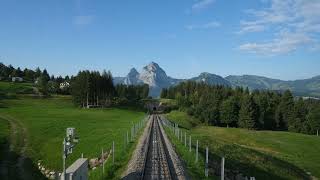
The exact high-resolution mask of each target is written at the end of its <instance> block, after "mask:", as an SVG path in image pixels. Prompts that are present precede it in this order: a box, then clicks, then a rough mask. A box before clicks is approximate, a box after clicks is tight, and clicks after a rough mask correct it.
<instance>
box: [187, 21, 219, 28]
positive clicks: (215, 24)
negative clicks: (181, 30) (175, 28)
mask: <svg viewBox="0 0 320 180" xmlns="http://www.w3.org/2000/svg"><path fill="white" fill-rule="evenodd" d="M220 26H221V24H220V23H219V22H217V21H211V22H208V23H205V24H197V25H195V24H193V25H188V26H186V29H188V30H194V29H211V28H217V27H220Z"/></svg>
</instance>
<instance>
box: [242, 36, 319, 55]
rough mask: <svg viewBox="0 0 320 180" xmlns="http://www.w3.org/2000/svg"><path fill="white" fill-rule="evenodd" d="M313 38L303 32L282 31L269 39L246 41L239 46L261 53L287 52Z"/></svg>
mask: <svg viewBox="0 0 320 180" xmlns="http://www.w3.org/2000/svg"><path fill="white" fill-rule="evenodd" d="M312 42H313V40H312V39H311V38H310V37H308V36H306V35H305V34H304V33H290V32H283V33H281V34H279V35H277V37H276V38H275V39H273V40H271V41H268V42H263V43H246V44H243V45H241V46H240V47H239V49H240V50H243V51H247V52H250V53H257V54H263V55H270V56H273V55H278V54H287V53H290V52H292V51H295V50H296V49H297V48H299V47H302V46H303V45H305V44H309V43H312Z"/></svg>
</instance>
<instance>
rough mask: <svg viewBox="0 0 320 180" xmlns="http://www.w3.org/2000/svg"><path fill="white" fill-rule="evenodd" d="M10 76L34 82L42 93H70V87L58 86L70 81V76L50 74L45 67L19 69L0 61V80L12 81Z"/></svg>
mask: <svg viewBox="0 0 320 180" xmlns="http://www.w3.org/2000/svg"><path fill="white" fill-rule="evenodd" d="M12 77H20V78H23V81H24V82H29V83H34V84H35V85H36V86H37V87H38V89H39V91H40V92H41V93H42V94H43V95H49V94H70V87H68V86H66V87H64V88H60V84H61V83H63V82H68V83H70V80H71V78H72V77H71V78H70V77H69V76H65V77H62V76H57V77H55V76H54V75H51V76H50V75H49V73H48V72H47V70H46V69H43V70H41V69H40V68H39V67H37V68H36V69H35V70H32V69H28V68H25V69H24V70H21V68H20V67H18V68H14V67H13V66H12V65H8V66H6V65H5V64H3V63H0V80H2V81H12Z"/></svg>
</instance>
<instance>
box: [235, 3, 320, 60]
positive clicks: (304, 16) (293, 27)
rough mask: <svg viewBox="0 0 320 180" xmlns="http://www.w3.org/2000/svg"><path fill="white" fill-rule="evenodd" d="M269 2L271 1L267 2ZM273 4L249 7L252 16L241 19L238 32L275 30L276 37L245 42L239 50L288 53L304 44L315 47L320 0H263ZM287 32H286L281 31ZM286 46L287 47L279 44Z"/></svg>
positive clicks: (318, 24)
mask: <svg viewBox="0 0 320 180" xmlns="http://www.w3.org/2000/svg"><path fill="white" fill-rule="evenodd" d="M268 2H270V3H268ZM263 4H264V5H266V4H269V5H270V6H269V7H267V8H264V9H260V10H254V9H250V10H246V11H245V13H246V14H248V15H249V16H250V17H251V19H250V20H243V21H241V22H240V26H241V29H240V31H239V32H238V33H240V34H244V33H252V32H263V31H267V30H272V31H271V32H273V33H274V32H275V33H276V34H275V35H274V38H273V39H271V40H267V43H265V42H262V43H259V42H251V43H245V44H243V45H241V46H240V47H239V49H241V50H244V51H249V52H255V53H265V52H268V53H274V54H280V53H289V52H292V51H295V50H297V49H298V48H299V47H301V46H302V45H306V46H315V43H318V42H317V40H316V39H314V38H313V37H314V35H315V34H317V33H320V11H319V9H320V1H319V0H264V3H263ZM283 31H285V32H286V33H282V32H283ZM281 45H286V46H288V47H280V46H281Z"/></svg>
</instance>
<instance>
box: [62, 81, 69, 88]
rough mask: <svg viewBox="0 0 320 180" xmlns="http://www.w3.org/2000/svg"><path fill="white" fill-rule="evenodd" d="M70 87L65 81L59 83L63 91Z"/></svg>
mask: <svg viewBox="0 0 320 180" xmlns="http://www.w3.org/2000/svg"><path fill="white" fill-rule="evenodd" d="M68 87H70V83H69V82H67V81H65V82H63V83H60V89H65V88H68Z"/></svg>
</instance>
